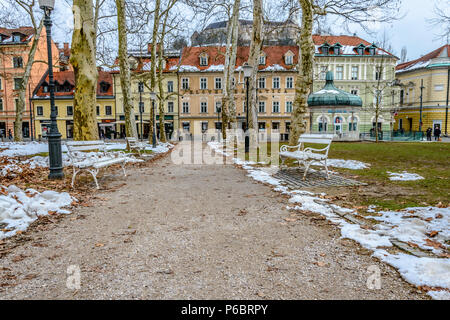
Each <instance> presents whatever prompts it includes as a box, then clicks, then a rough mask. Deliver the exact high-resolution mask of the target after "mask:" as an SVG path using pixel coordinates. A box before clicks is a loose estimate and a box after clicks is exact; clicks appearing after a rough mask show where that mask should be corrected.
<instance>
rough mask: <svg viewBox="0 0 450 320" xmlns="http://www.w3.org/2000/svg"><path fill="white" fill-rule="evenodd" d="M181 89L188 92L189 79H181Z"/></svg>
mask: <svg viewBox="0 0 450 320" xmlns="http://www.w3.org/2000/svg"><path fill="white" fill-rule="evenodd" d="M181 87H182V88H183V90H189V78H182V79H181Z"/></svg>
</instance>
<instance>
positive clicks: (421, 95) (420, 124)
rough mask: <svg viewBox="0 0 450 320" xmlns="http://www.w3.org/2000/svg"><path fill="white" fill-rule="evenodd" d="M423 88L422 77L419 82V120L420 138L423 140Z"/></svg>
mask: <svg viewBox="0 0 450 320" xmlns="http://www.w3.org/2000/svg"><path fill="white" fill-rule="evenodd" d="M423 89H425V87H424V86H423V79H422V82H421V84H420V120H419V132H420V133H419V134H420V140H423V134H422V110H423Z"/></svg>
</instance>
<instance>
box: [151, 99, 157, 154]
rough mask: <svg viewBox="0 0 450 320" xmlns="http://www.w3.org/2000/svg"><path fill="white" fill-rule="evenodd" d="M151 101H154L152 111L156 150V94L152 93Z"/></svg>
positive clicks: (153, 137) (153, 141)
mask: <svg viewBox="0 0 450 320" xmlns="http://www.w3.org/2000/svg"><path fill="white" fill-rule="evenodd" d="M150 99H151V100H152V110H153V119H152V122H153V130H152V132H153V134H152V145H153V148H156V112H155V100H156V93H154V92H150Z"/></svg>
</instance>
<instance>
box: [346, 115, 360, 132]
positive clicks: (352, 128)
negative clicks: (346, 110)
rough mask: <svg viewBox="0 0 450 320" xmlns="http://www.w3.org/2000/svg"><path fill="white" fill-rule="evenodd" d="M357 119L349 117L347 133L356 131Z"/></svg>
mask: <svg viewBox="0 0 450 320" xmlns="http://www.w3.org/2000/svg"><path fill="white" fill-rule="evenodd" d="M357 129H358V119H357V118H356V117H350V119H349V122H348V131H357Z"/></svg>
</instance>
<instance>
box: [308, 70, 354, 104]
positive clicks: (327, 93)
mask: <svg viewBox="0 0 450 320" xmlns="http://www.w3.org/2000/svg"><path fill="white" fill-rule="evenodd" d="M325 80H326V84H325V86H324V87H323V89H322V90H320V91H317V92H314V93H312V94H311V95H310V96H309V98H308V106H310V107H334V106H336V107H337V106H347V107H362V99H361V98H360V97H359V96H357V95H354V94H351V93H348V92H346V91H344V90H341V89H338V88H336V87H335V85H334V77H333V72H331V71H328V72H327V75H326V78H325Z"/></svg>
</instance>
